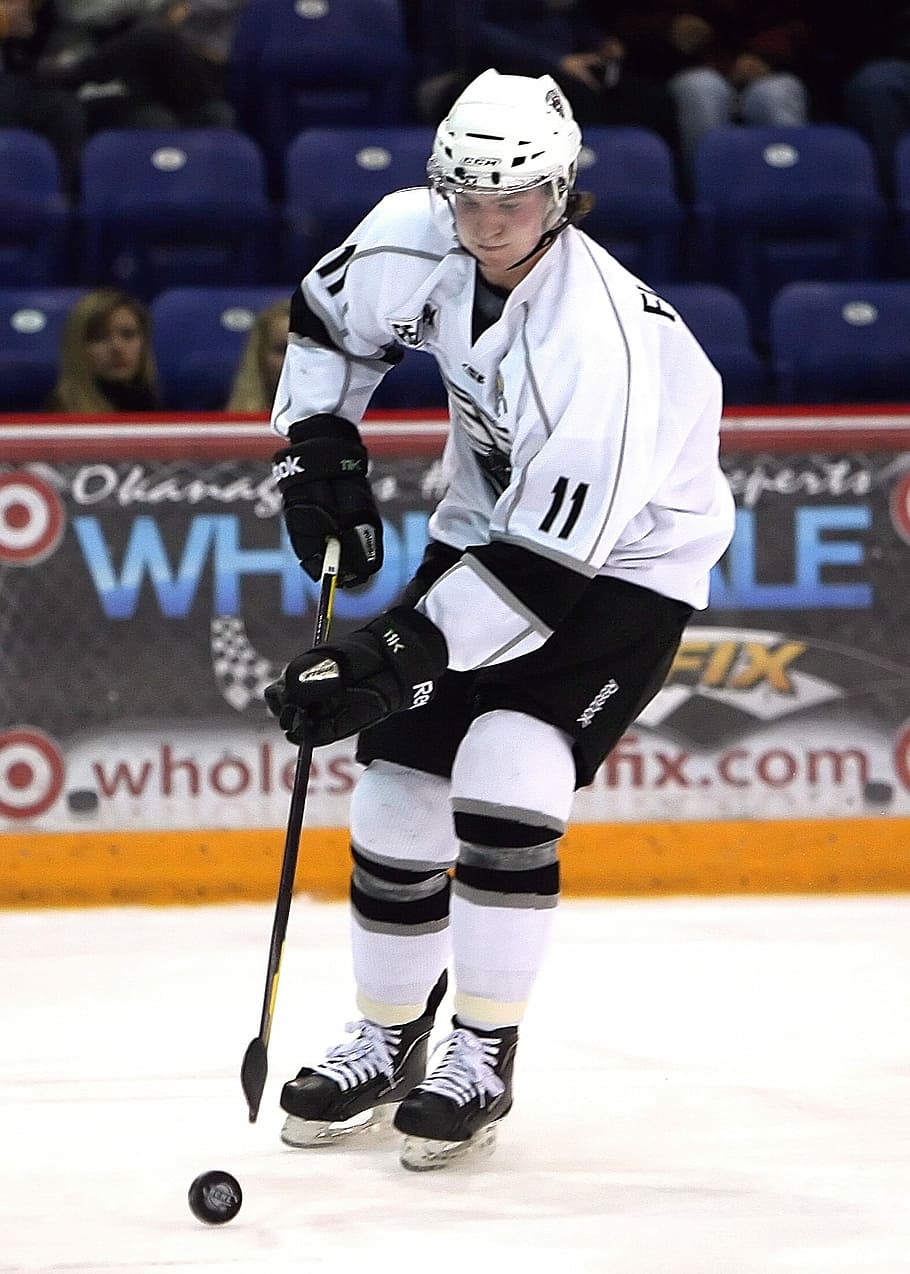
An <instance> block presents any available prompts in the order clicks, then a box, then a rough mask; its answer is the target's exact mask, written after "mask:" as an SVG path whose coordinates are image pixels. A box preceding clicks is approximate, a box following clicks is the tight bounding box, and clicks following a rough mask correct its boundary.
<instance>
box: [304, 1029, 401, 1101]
mask: <svg viewBox="0 0 910 1274" xmlns="http://www.w3.org/2000/svg"><path fill="white" fill-rule="evenodd" d="M344 1029H345V1030H346V1031H348V1032H349V1033H351V1034H353V1036H354V1038H353V1039H350V1040H344V1041H343V1042H342V1043H341V1044H333V1045H332V1047H331V1048H330V1049H329V1051H328V1052H327V1053H326V1055H325V1058H324V1059H323V1060H322V1061H321V1062H320V1063H319V1065H318V1066H316V1067H314V1070H315V1072H316V1074H317V1075H325V1077H326V1078H327V1079H331V1080H333V1081H334V1082H335V1083H336V1084H337V1085H338V1087H339V1088H340V1089H341V1090H342V1092H347V1090H348V1089H349V1088H354V1086H355V1085H357V1084H365V1083H366V1082H367V1080H370V1079H375V1078H376V1076H377V1075H386V1076H388V1078H389V1079H391V1078H392V1074H393V1072H394V1070H395V1060H394V1057H393V1051H397V1050H398V1048H399V1046H400V1044H401V1030H400V1028H398V1027H394V1026H388V1027H386V1026H377V1025H376V1023H375V1022H369V1021H367V1019H366V1018H361V1020H360V1021H359V1022H348V1023H347V1025H346V1026H345V1028H344Z"/></svg>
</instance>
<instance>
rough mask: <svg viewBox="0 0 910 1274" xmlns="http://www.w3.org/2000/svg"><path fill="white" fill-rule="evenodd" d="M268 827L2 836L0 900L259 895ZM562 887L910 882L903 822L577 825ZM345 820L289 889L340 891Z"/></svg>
mask: <svg viewBox="0 0 910 1274" xmlns="http://www.w3.org/2000/svg"><path fill="white" fill-rule="evenodd" d="M283 842H284V836H283V833H282V832H281V831H280V830H274V831H225V830H224V829H212V830H205V831H197V832H192V833H191V832H183V831H180V832H144V833H143V832H124V833H121V834H118V835H110V836H106V837H98V836H97V835H94V834H92V833H84V832H80V833H72V834H65V833H60V834H54V833H50V834H41V833H32V834H30V835H21V836H18V837H12V836H5V837H2V838H0V905H2V906H5V907H15V906H23V907H35V906H59V907H72V906H106V905H111V904H119V903H149V904H169V903H199V902H231V901H237V902H239V901H244V902H254V901H255V902H268V901H271V900H272V899H274V897H275V894H276V890H277V884H278V876H279V871H280V867H281V856H282V849H283ZM561 861H562V888H563V892H564V893H565V894H566V895H568V896H602V897H608V896H636V895H649V894H653V895H674V894H675V895H686V894H689V895H698V894H703V895H710V894H762V893H767V894H787V893H891V892H900V891H905V890H908V889H910V819H906V818H868V819H843V820H842V819H837V820H804V821H793V820H780V821H774V822H759V823H754V822H738V823H713V822H712V823H652V824H631V823H615V824H612V825H606V824H596V825H592V824H576V825H573V826H572V827H570V828H569V831H568V832H567V834H566V837H565V839H564V841H563V843H562V849H561ZM349 863H350V859H349V854H348V835H347V831H346V830H345V829H344V828H308V829H304V832H303V836H302V838H301V844H300V857H299V860H298V868H297V889H298V891H300V892H303V893H306V894H308V895H311V896H312V897H315V898H320V899H340V898H343V897H344V896H345V895H346V893H347V889H348V877H349V870H350V868H349Z"/></svg>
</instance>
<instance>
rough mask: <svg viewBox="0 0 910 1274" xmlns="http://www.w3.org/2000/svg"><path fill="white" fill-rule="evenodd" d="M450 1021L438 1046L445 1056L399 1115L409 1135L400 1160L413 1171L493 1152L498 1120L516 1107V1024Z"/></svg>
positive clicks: (399, 1122)
mask: <svg viewBox="0 0 910 1274" xmlns="http://www.w3.org/2000/svg"><path fill="white" fill-rule="evenodd" d="M452 1024H453V1026H454V1027H455V1030H454V1031H453V1032H452V1034H451V1035H449V1036H447V1037H446V1038H445V1039H444V1040H443V1041H442V1043H441V1044H440V1046H439V1047H440V1048H445V1050H446V1051H445V1054H444V1055H443V1057H442V1060H441V1061H440V1062H439V1064H438V1065H437V1066H436V1067H435V1068H434V1069H433V1071H432V1073H431V1074H430V1075H429V1076H428V1077H427V1079H426V1080H424V1081H423V1083H420V1084H418V1085H417V1087H416V1088H415V1089H414V1090H413V1092H411V1093H409V1094H408V1096H407V1097H405V1099H404V1100H403V1101H402V1103H401V1105H400V1106H399V1107H398V1110H397V1111H396V1114H395V1120H394V1123H395V1127H396V1128H397V1129H398V1131H399V1132H403V1133H404V1134H405V1138H404V1142H403V1144H402V1148H401V1162H402V1165H403V1166H404V1167H405V1168H411V1169H413V1170H414V1171H415V1172H423V1171H426V1170H428V1169H430V1168H444V1167H446V1165H447V1164H450V1163H452V1162H453V1161H455V1160H458V1159H464V1158H466V1157H468V1156H469V1155H470V1156H471V1157H472V1158H475V1157H478V1156H485V1155H490V1154H492V1153H493V1150H494V1148H495V1145H496V1127H497V1124H498V1123H499V1120H500V1119H502V1118H503V1116H504V1115H507V1114H508V1113H509V1111H510V1110H511V1109H512V1069H513V1067H514V1064H515V1049H516V1048H517V1046H518V1027H517V1026H505V1027H501V1028H500V1029H499V1030H497V1031H480V1030H476V1029H474V1028H472V1029H470V1030H469V1029H468V1028H467V1027H463V1026H461V1025H459V1022H458V1019H457V1018H453V1020H452Z"/></svg>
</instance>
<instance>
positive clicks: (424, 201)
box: [362, 186, 458, 254]
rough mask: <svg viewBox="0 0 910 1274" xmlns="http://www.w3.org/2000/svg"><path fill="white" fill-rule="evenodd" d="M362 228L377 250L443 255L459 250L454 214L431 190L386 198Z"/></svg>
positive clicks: (414, 188) (417, 188) (419, 188)
mask: <svg viewBox="0 0 910 1274" xmlns="http://www.w3.org/2000/svg"><path fill="white" fill-rule="evenodd" d="M362 225H363V227H364V230H365V231H366V232H367V233H368V234H369V238H370V240H371V241H372V242H374V243H375V244H376V245H377V246H379V245H380V244H382V243H386V244H388V245H389V246H394V247H399V248H414V249H418V250H421V251H431V252H438V253H440V254H444V253H446V252H450V251H451V250H452V249H453V248H457V247H458V240H457V239H456V237H455V227H454V223H453V220H452V214H451V212H450V211H449V209H448V207H447V206H446V203H445V201H444V200H442V199H440V198H439V196H438V195H435V194H434V193H433V191H431V190H430V188H429V186H411V187H408V188H407V189H404V190H395V191H393V192H392V193H391V194H388V195H385V196H383V198H382V199H380V200H379V202H378V203H377V204H376V206H375V207H374V208H373V211H372V212H371V213H370V215H369V216H368V217H367V218H366V219H365V220H364V222H363V223H362Z"/></svg>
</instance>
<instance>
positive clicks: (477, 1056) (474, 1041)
mask: <svg viewBox="0 0 910 1274" xmlns="http://www.w3.org/2000/svg"><path fill="white" fill-rule="evenodd" d="M498 1047H499V1041H498V1040H492V1039H483V1038H482V1037H481V1036H479V1035H475V1034H474V1033H473V1031H465V1030H457V1031H453V1032H452V1034H451V1035H447V1036H446V1037H445V1039H444V1040H441V1041H440V1043H439V1045H438V1048H437V1049H436V1050H435V1052H439V1050H440V1049H443V1048H447V1049H448V1051H447V1053H446V1055H445V1057H444V1058H443V1059H442V1061H441V1062H440V1063H439V1065H438V1066H437V1067H436V1069H435V1070H434V1071H433V1073H432V1074H431V1075H430V1076H429V1077H428V1078H427V1079H425V1080H424V1081H423V1083H421V1084H420V1085H419V1088H420V1090H421V1092H424V1093H438V1094H439V1096H440V1097H450V1098H451V1099H452V1100H453V1101H454V1102H455V1103H456V1105H458V1106H466V1105H467V1104H468V1102H469V1101H472V1100H473V1099H474V1098H475V1097H477V1098H479V1100H480V1104H481V1106H485V1105H486V1103H487V1099H488V1098H489V1099H494V1098H496V1097H499V1096H500V1094H501V1093H503V1092H504V1091H505V1084H504V1083H503V1082H502V1080H501V1079H500V1078H499V1076H498V1075H497V1074H496V1072H495V1071H494V1069H493V1067H494V1066H495V1065H496V1055H497V1050H498Z"/></svg>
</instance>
